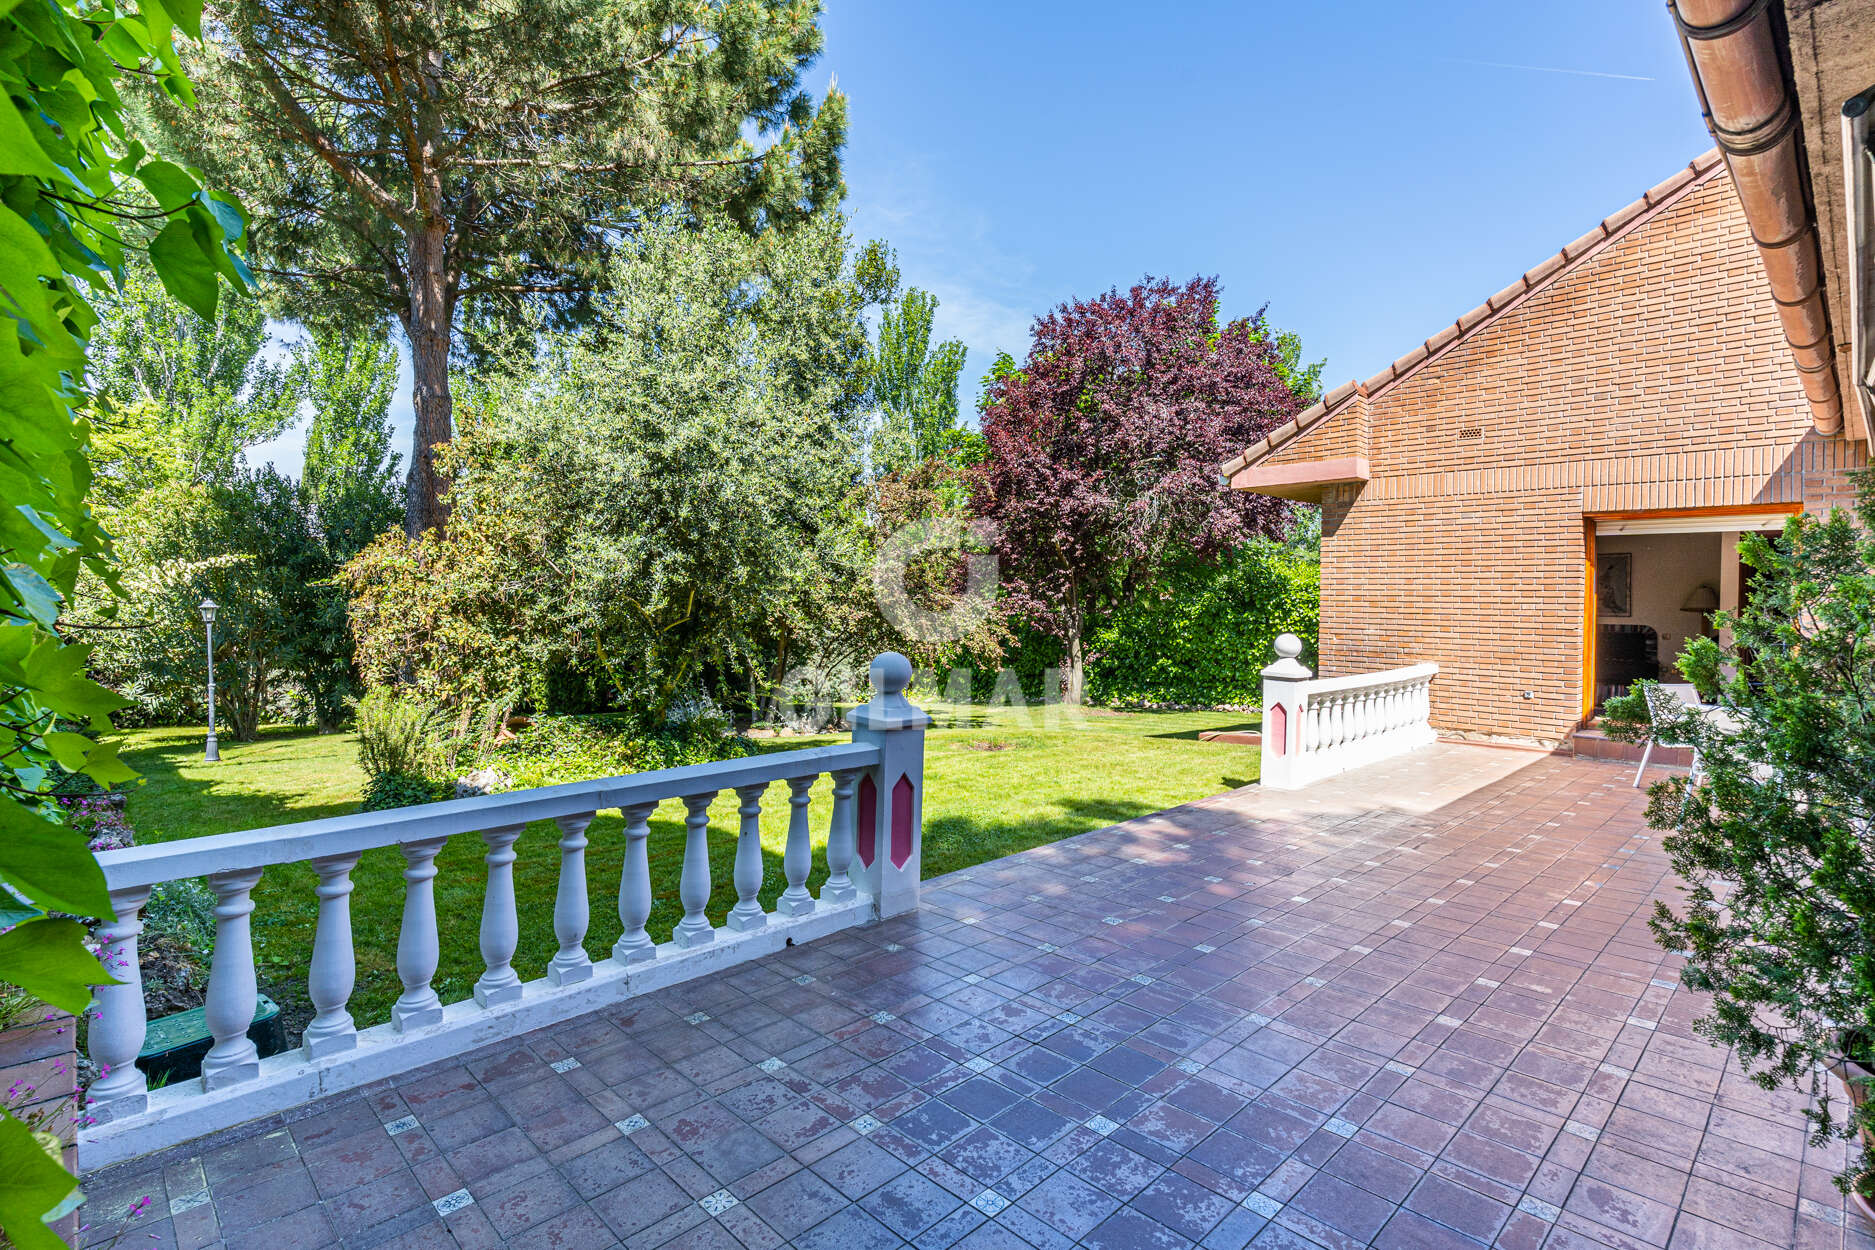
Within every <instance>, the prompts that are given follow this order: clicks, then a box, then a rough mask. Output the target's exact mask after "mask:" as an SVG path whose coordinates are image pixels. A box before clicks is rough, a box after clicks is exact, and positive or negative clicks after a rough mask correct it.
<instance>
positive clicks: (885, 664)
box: [870, 651, 911, 703]
mask: <svg viewBox="0 0 1875 1250" xmlns="http://www.w3.org/2000/svg"><path fill="white" fill-rule="evenodd" d="M870 676H871V679H872V692H873V695H874V697H875V698H879V699H882V700H883V701H885V702H887V703H891V702H894V701H896V700H901V699H903V698H904V697H905V688H906V687H907V686H909V685H911V661H910V660H908V659H906V658H905V657H904V656H902V655H900V654H899V653H898V652H896V651H887V652H886V653H885V654H883V655H880V656H878V657H876V658H875V659H874V660H873V662H872V672H871V674H870Z"/></svg>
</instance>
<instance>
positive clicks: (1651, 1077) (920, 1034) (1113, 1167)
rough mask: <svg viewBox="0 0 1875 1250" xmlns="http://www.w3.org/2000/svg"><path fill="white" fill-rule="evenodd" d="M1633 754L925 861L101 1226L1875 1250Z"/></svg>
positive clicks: (224, 1152)
mask: <svg viewBox="0 0 1875 1250" xmlns="http://www.w3.org/2000/svg"><path fill="white" fill-rule="evenodd" d="M1630 777H1631V774H1630V773H1629V771H1628V770H1627V769H1626V768H1625V767H1622V766H1618V765H1610V764H1598V763H1588V762H1579V761H1570V760H1567V759H1562V758H1552V757H1546V756H1539V755H1532V754H1522V753H1515V752H1506V751H1492V750H1487V749H1483V748H1473V747H1450V746H1442V747H1436V748H1433V749H1431V750H1429V751H1427V752H1423V753H1420V754H1418V755H1415V756H1412V757H1410V758H1408V759H1406V760H1401V761H1394V762H1392V763H1389V764H1385V765H1380V766H1376V767H1374V768H1370V769H1366V770H1363V771H1362V772H1360V773H1357V774H1351V775H1349V776H1347V777H1344V778H1341V779H1339V780H1337V781H1334V782H1330V783H1327V784H1324V785H1322V786H1318V787H1316V788H1315V789H1313V790H1311V791H1308V792H1306V793H1304V794H1302V795H1287V796H1286V795H1282V794H1276V793H1268V792H1263V791H1260V790H1258V789H1256V788H1250V789H1245V790H1240V791H1236V792H1233V793H1231V794H1226V795H1222V796H1220V797H1218V798H1215V799H1210V800H1207V801H1205V802H1202V803H1196V804H1192V805H1190V806H1187V807H1183V808H1179V809H1176V810H1174V811H1170V812H1162V813H1159V814H1157V815H1154V816H1149V817H1146V818H1143V819H1140V820H1135V821H1131V822H1129V823H1127V824H1125V825H1121V826H1118V827H1115V828H1112V829H1107V830H1102V831H1100V832H1097V833H1092V834H1088V835H1086V836H1083V837H1080V838H1076V839H1073V840H1071V841H1067V842H1062V843H1059V844H1056V845H1053V846H1048V847H1042V848H1039V849H1037V850H1033V851H1029V852H1027V853H1025V854H1022V855H1018V856H1015V857H1013V858H1010V859H1007V860H1002V861H999V862H997V863H994V864H989V865H984V866H982V867H979V868H976V869H973V870H971V871H969V872H966V873H959V874H956V875H953V876H950V877H947V878H943V879H940V880H937V881H933V882H930V883H928V884H927V892H926V894H925V906H924V908H923V910H922V911H921V912H920V913H919V914H918V915H917V916H915V917H909V918H904V919H900V920H897V921H894V922H891V923H889V924H886V925H883V926H880V927H876V928H873V929H868V930H861V931H855V932H850V933H846V934H842V935H839V936H836V937H833V938H830V939H827V940H825V941H822V942H818V943H815V944H812V945H808V946H804V947H797V948H793V949H790V950H788V951H786V952H784V953H783V954H781V955H779V956H776V957H774V958H771V959H768V960H766V961H764V962H761V963H758V964H753V965H748V966H745V967H743V968H741V969H739V970H737V971H735V972H734V973H732V974H729V975H724V976H722V977H719V978H717V979H715V980H711V981H707V982H697V983H692V984H691V985H688V986H682V987H678V988H677V989H675V990H672V991H670V992H666V993H660V994H657V995H653V996H649V997H646V998H642V999H637V1000H632V1001H629V1002H625V1003H622V1004H620V1005H619V1006H617V1007H615V1008H612V1009H609V1010H606V1011H603V1012H600V1013H597V1014H595V1015H592V1016H589V1017H586V1018H583V1019H580V1020H578V1021H575V1022H573V1023H571V1024H568V1025H566V1026H563V1027H559V1028H553V1029H546V1030H542V1031H540V1032H537V1033H534V1034H531V1035H528V1036H526V1037H524V1038H521V1039H518V1040H517V1041H515V1042H513V1043H511V1044H505V1045H502V1046H500V1047H497V1048H491V1049H488V1050H486V1051H483V1052H478V1053H475V1054H470V1055H465V1056H463V1057H462V1059H461V1061H460V1062H458V1063H452V1064H449V1065H445V1066H441V1067H437V1068H433V1069H429V1070H426V1071H423V1072H419V1073H415V1074H412V1075H411V1076H408V1077H404V1078H400V1079H398V1080H395V1081H391V1082H387V1083H386V1084H384V1085H382V1086H379V1087H376V1088H373V1089H371V1090H368V1091H365V1092H364V1093H362V1094H356V1095H349V1096H345V1097H342V1098H337V1099H333V1100H331V1101H328V1102H326V1103H323V1104H318V1105H315V1106H313V1107H309V1108H305V1109H303V1110H302V1112H301V1113H299V1114H298V1115H296V1116H292V1117H288V1118H287V1120H286V1122H281V1121H279V1120H276V1121H272V1122H267V1123H264V1124H261V1125H258V1126H253V1127H250V1128H248V1129H246V1130H239V1131H237V1132H235V1133H230V1134H225V1135H223V1136H221V1137H218V1138H214V1139H210V1140H208V1141H205V1142H202V1143H197V1144H196V1145H195V1146H193V1147H184V1148H180V1149H178V1150H176V1151H172V1152H170V1153H168V1154H167V1155H162V1156H157V1157H154V1158H149V1159H144V1160H138V1161H134V1162H132V1163H129V1164H125V1165H122V1166H121V1167H119V1168H117V1169H114V1170H113V1171H111V1172H108V1173H104V1174H100V1175H98V1176H96V1177H94V1178H92V1180H91V1184H90V1186H89V1188H90V1190H91V1192H92V1194H93V1198H92V1202H91V1205H90V1207H89V1210H90V1211H91V1212H92V1219H93V1220H94V1221H96V1225H95V1227H94V1229H93V1231H92V1232H91V1233H89V1234H88V1237H89V1239H90V1241H91V1242H92V1243H93V1244H97V1243H102V1242H105V1241H108V1240H109V1238H110V1237H111V1236H113V1235H115V1233H116V1231H117V1230H116V1228H114V1227H112V1226H111V1224H110V1221H109V1219H108V1214H109V1213H111V1212H121V1211H122V1210H124V1209H125V1208H126V1207H128V1206H129V1205H130V1204H131V1203H133V1202H135V1201H136V1199H137V1198H139V1197H141V1196H143V1195H149V1196H150V1197H151V1198H152V1200H153V1208H152V1215H151V1216H150V1217H146V1218H145V1220H144V1221H140V1222H139V1223H138V1225H136V1226H135V1227H133V1228H132V1229H131V1230H130V1232H129V1233H128V1235H127V1236H126V1237H125V1238H124V1242H123V1243H122V1244H124V1245H127V1246H128V1245H135V1246H139V1247H141V1246H165V1247H166V1246H172V1245H181V1246H184V1247H203V1246H211V1245H212V1246H226V1247H230V1248H237V1247H238V1248H242V1250H246V1248H248V1247H261V1248H264V1250H296V1248H299V1247H315V1246H339V1245H343V1246H345V1247H349V1248H352V1250H364V1248H366V1247H396V1248H397V1250H419V1248H422V1250H428V1248H430V1247H436V1248H438V1250H441V1248H444V1247H453V1246H464V1247H480V1246H510V1247H517V1248H523V1247H524V1248H527V1250H534V1248H537V1247H568V1248H571V1250H587V1248H593V1250H598V1248H603V1247H611V1246H614V1245H616V1244H619V1243H623V1244H624V1245H625V1246H628V1247H651V1246H672V1247H676V1246H684V1247H692V1246H750V1247H770V1246H779V1245H782V1244H784V1243H787V1244H792V1245H794V1246H799V1247H815V1248H830V1250H847V1248H863V1247H873V1246H896V1245H901V1244H904V1243H905V1242H911V1243H912V1244H915V1245H917V1246H920V1247H940V1246H959V1247H968V1248H970V1250H985V1248H989V1247H1022V1246H1035V1247H1044V1248H1052V1247H1059V1246H1068V1245H1073V1244H1080V1245H1087V1246H1099V1247H1122V1246H1184V1245H1190V1244H1194V1243H1197V1244H1202V1245H1204V1246H1208V1247H1239V1246H1244V1245H1252V1246H1257V1247H1266V1248H1275V1247H1308V1246H1317V1245H1320V1246H1329V1247H1344V1246H1362V1245H1370V1244H1371V1245H1378V1246H1385V1247H1408V1248H1412V1250H1436V1248H1439V1247H1448V1246H1453V1247H1455V1246H1472V1245H1477V1244H1480V1243H1484V1244H1496V1245H1502V1246H1510V1247H1539V1246H1543V1247H1578V1246H1604V1245H1605V1246H1617V1247H1633V1246H1672V1247H1695V1246H1697V1247H1714V1248H1718V1247H1723V1248H1727V1250H1733V1248H1737V1250H1751V1248H1756V1247H1761V1246H1766V1245H1769V1246H1802V1247H1839V1246H1844V1245H1849V1246H1856V1247H1867V1246H1871V1245H1875V1240H1871V1239H1870V1238H1869V1236H1868V1235H1867V1233H1866V1231H1865V1230H1864V1229H1863V1227H1862V1226H1861V1225H1860V1224H1859V1223H1858V1222H1857V1218H1856V1217H1855V1216H1854V1215H1853V1214H1850V1215H1845V1213H1844V1211H1843V1207H1842V1202H1841V1200H1840V1198H1839V1197H1838V1195H1837V1193H1836V1191H1835V1190H1834V1189H1833V1188H1832V1187H1831V1185H1830V1183H1829V1176H1830V1174H1831V1172H1833V1171H1834V1170H1835V1168H1836V1166H1837V1158H1836V1156H1835V1155H1833V1154H1828V1153H1824V1152H1820V1151H1817V1150H1814V1149H1811V1148H1809V1147H1807V1146H1806V1145H1805V1135H1804V1133H1803V1131H1802V1128H1801V1123H1802V1122H1801V1120H1800V1117H1799V1115H1798V1109H1799V1103H1798V1101H1797V1100H1795V1099H1794V1098H1793V1097H1790V1096H1773V1095H1768V1094H1766V1093H1764V1092H1763V1091H1760V1090H1759V1089H1757V1088H1756V1087H1755V1086H1753V1085H1751V1084H1749V1083H1748V1082H1746V1081H1745V1080H1744V1079H1743V1078H1742V1077H1740V1076H1739V1074H1738V1072H1737V1070H1736V1069H1735V1068H1732V1069H1727V1068H1726V1067H1725V1066H1724V1062H1723V1061H1724V1056H1723V1055H1722V1054H1721V1053H1719V1052H1717V1051H1714V1050H1713V1049H1711V1048H1710V1047H1709V1046H1707V1044H1706V1043H1704V1042H1702V1041H1700V1040H1698V1039H1696V1038H1695V1037H1694V1036H1693V1035H1692V1033H1691V1029H1690V1023H1691V1020H1692V1018H1693V1016H1694V1015H1695V1014H1696V1003H1695V1000H1694V998H1693V996H1692V995H1691V994H1690V993H1689V992H1688V991H1686V990H1684V989H1681V988H1676V982H1675V967H1676V962H1677V961H1675V960H1674V959H1672V958H1670V957H1668V956H1665V955H1663V954H1662V952H1661V951H1660V950H1658V949H1657V948H1656V947H1655V945H1654V943H1653V941H1652V940H1651V939H1650V937H1649V935H1648V932H1647V927H1646V917H1647V914H1648V911H1649V908H1650V905H1651V901H1652V900H1653V899H1654V898H1656V897H1662V896H1667V895H1670V893H1671V890H1672V886H1671V883H1670V882H1669V881H1668V880H1667V879H1666V869H1665V862H1664V859H1663V857H1662V855H1661V852H1660V850H1659V844H1658V842H1657V840H1656V839H1655V838H1653V837H1651V836H1649V835H1648V834H1647V832H1646V830H1645V828H1644V825H1643V822H1642V819H1641V809H1642V805H1643V802H1644V796H1643V794H1642V793H1640V792H1637V791H1635V790H1633V789H1631V788H1630V787H1629V784H1628V782H1629V780H1630Z"/></svg>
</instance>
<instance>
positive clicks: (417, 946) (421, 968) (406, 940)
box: [391, 838, 445, 1033]
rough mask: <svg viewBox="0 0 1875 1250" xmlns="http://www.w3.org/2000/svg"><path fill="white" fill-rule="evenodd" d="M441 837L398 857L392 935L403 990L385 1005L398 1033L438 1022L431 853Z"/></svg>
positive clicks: (406, 847) (410, 845) (408, 847)
mask: <svg viewBox="0 0 1875 1250" xmlns="http://www.w3.org/2000/svg"><path fill="white" fill-rule="evenodd" d="M444 841H445V839H443V838H425V839H422V840H420V841H416V842H406V843H404V844H403V845H402V846H400V847H399V848H398V849H399V850H401V851H402V852H403V853H404V923H403V925H402V927H401V928H399V929H398V931H397V979H398V980H400V981H402V982H403V985H404V992H403V993H402V994H400V995H398V998H397V1002H396V1004H395V1005H393V1006H392V1007H391V1024H392V1026H393V1027H395V1028H396V1029H397V1031H398V1032H400V1033H407V1032H409V1031H411V1030H413V1029H421V1028H425V1027H427V1026H429V1025H432V1024H440V1023H441V1022H442V1019H443V1000H442V999H440V998H438V997H437V996H436V990H435V988H434V987H433V986H432V985H431V984H430V979H431V978H432V977H434V976H435V975H436V962H437V960H438V959H440V958H441V957H442V947H441V946H440V944H439V943H438V941H437V937H436V887H435V885H434V884H433V883H434V882H435V880H436V855H437V852H439V851H441V850H442V849H443V843H444Z"/></svg>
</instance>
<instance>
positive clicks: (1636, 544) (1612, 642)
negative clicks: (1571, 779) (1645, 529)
mask: <svg viewBox="0 0 1875 1250" xmlns="http://www.w3.org/2000/svg"><path fill="white" fill-rule="evenodd" d="M1723 538H1724V535H1722V534H1598V535H1597V536H1596V543H1595V707H1596V711H1597V712H1599V711H1600V710H1601V705H1602V704H1603V703H1604V702H1606V701H1607V699H1608V698H1609V696H1611V695H1616V694H1620V693H1622V692H1624V691H1625V690H1627V688H1628V687H1629V686H1631V685H1633V684H1634V683H1635V682H1636V681H1639V680H1641V679H1643V678H1646V679H1650V680H1655V681H1659V680H1666V681H1677V680H1679V678H1678V677H1676V676H1674V667H1673V662H1674V660H1675V659H1676V658H1678V656H1679V654H1680V650H1681V649H1682V648H1683V647H1685V645H1686V643H1687V642H1688V640H1690V639H1692V638H1696V637H1700V636H1716V635H1714V634H1713V628H1712V614H1713V613H1714V612H1716V611H1718V609H1719V603H1720V596H1719V592H1720V589H1721V587H1720V582H1721V580H1722V579H1723V577H1724V560H1725V558H1726V557H1727V556H1729V555H1731V553H1730V552H1728V551H1725V550H1724V546H1723ZM1732 558H1734V559H1736V557H1735V556H1733V557H1732Z"/></svg>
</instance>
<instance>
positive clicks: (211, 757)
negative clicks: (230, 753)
mask: <svg viewBox="0 0 1875 1250" xmlns="http://www.w3.org/2000/svg"><path fill="white" fill-rule="evenodd" d="M218 606H219V605H218V604H216V602H215V601H214V600H213V599H204V600H202V632H203V634H204V636H205V639H206V642H207V644H208V742H207V743H206V744H205V745H206V749H205V750H204V751H203V753H202V758H203V759H205V760H206V761H208V762H209V763H210V764H213V763H217V762H218V761H219V760H220V759H221V747H220V745H219V744H218V743H216V741H215V609H216V608H217V607H218Z"/></svg>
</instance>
